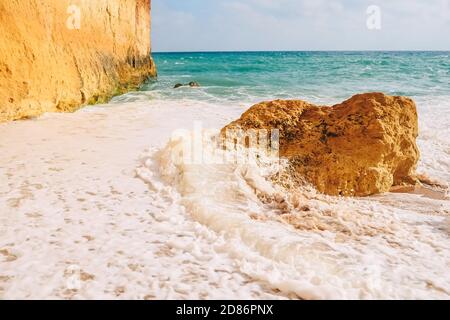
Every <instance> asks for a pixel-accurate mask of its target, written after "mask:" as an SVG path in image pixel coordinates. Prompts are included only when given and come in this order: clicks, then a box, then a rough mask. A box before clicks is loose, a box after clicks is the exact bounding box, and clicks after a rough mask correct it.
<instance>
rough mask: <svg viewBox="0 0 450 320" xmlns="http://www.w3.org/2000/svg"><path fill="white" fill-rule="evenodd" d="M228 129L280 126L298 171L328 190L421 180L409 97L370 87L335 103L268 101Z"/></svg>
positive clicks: (362, 190)
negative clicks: (378, 90)
mask: <svg viewBox="0 0 450 320" xmlns="http://www.w3.org/2000/svg"><path fill="white" fill-rule="evenodd" d="M227 129H233V130H237V129H242V130H244V131H245V130H249V129H280V155H281V156H282V157H286V158H287V159H288V160H289V161H290V164H291V167H292V168H293V172H294V174H293V176H294V177H298V178H299V179H304V180H306V181H308V182H310V183H311V184H313V185H314V186H315V187H316V188H317V190H319V191H320V192H323V193H326V194H330V195H343V196H368V195H372V194H376V193H382V192H388V191H389V190H390V189H391V188H392V187H393V186H400V185H413V184H415V182H416V178H415V169H416V165H417V162H418V160H419V150H418V147H417V145H416V138H417V136H418V118H417V112H416V105H415V103H414V102H413V101H412V100H411V99H408V98H405V97H391V96H387V95H384V94H382V93H368V94H361V95H356V96H354V97H352V98H351V99H349V100H347V101H345V102H343V103H341V104H338V105H335V106H333V107H319V106H315V105H313V104H310V103H307V102H304V101H281V100H277V101H272V102H263V103H260V104H258V105H255V106H253V107H252V108H250V109H249V110H248V111H247V112H246V113H244V114H243V115H242V117H241V118H240V119H239V120H237V121H235V122H233V123H231V124H230V125H228V126H227V127H225V128H224V130H223V131H222V132H223V133H224V134H226V130H227Z"/></svg>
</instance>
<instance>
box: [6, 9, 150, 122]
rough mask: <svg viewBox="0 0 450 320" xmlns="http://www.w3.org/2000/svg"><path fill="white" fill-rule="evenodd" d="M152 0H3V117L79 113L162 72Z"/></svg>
mask: <svg viewBox="0 0 450 320" xmlns="http://www.w3.org/2000/svg"><path fill="white" fill-rule="evenodd" d="M150 6H151V4H150V0H95V1H91V0H27V1H20V0H0V35H1V41H0V122H3V121H7V120H17V119H22V118H27V117H33V116H37V115H39V114H41V113H43V112H47V111H74V110H76V109H77V108H79V107H80V106H82V105H85V104H93V103H97V102H104V101H107V100H108V99H110V98H111V97H112V96H114V95H116V94H119V93H123V92H125V91H127V90H130V89H135V88H137V87H138V86H139V85H140V84H141V83H142V82H143V81H145V80H146V79H147V78H148V77H152V76H156V69H155V65H154V63H153V60H152V59H151V57H150Z"/></svg>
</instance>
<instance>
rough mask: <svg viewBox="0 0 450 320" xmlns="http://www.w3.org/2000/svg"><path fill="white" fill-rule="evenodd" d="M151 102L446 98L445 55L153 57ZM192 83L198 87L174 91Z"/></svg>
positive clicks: (449, 76) (449, 61)
mask: <svg viewBox="0 0 450 320" xmlns="http://www.w3.org/2000/svg"><path fill="white" fill-rule="evenodd" d="M153 56H154V58H155V61H156V64H157V66H158V72H159V78H158V81H156V82H153V83H151V84H149V85H148V87H147V88H146V89H147V90H148V91H149V92H151V95H152V96H153V97H155V98H162V99H167V98H169V99H171V100H172V99H190V98H192V99H196V100H207V101H210V102H219V101H258V100H261V99H275V98H300V99H308V100H310V101H316V102H319V101H330V100H331V101H339V100H342V99H346V98H348V97H350V96H351V95H353V94H355V93H360V92H371V91H382V92H385V93H388V94H393V95H405V96H411V97H417V98H419V97H425V96H433V97H439V96H450V52H222V53H220V52H219V53H155V54H153ZM190 81H197V82H199V83H200V84H201V85H202V88H201V89H198V90H192V89H190V88H182V89H178V90H174V89H173V86H174V85H175V84H176V83H188V82H190Z"/></svg>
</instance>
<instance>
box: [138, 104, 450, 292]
mask: <svg viewBox="0 0 450 320" xmlns="http://www.w3.org/2000/svg"><path fill="white" fill-rule="evenodd" d="M420 112H421V113H422V114H421V118H422V120H423V121H421V128H422V135H421V137H420V139H419V144H420V145H421V148H422V162H421V164H420V170H422V172H423V173H426V174H427V175H429V176H430V177H441V180H445V179H446V178H447V176H446V174H448V171H446V168H448V166H449V162H450V161H449V157H448V153H446V149H445V148H448V144H447V143H448V142H447V141H446V140H445V136H442V135H440V134H436V133H435V134H433V133H432V132H433V129H432V127H431V126H429V125H430V122H433V121H435V120H436V117H437V115H436V113H434V110H433V113H428V112H429V109H428V108H427V106H426V105H425V106H423V107H422V106H421V107H420ZM445 122H448V120H441V123H445ZM428 126H429V127H428ZM442 129H443V130H444V132H445V130H448V128H444V127H443V128H442ZM447 137H448V135H447ZM183 143H184V142H183V141H180V140H174V141H171V142H170V143H169V144H168V145H167V146H166V147H165V148H163V149H162V150H160V151H158V152H150V153H149V154H147V155H146V156H144V159H143V165H142V167H140V168H139V170H138V175H139V176H140V177H141V178H142V179H143V180H145V181H146V182H147V183H148V184H149V185H151V186H152V190H154V191H155V192H156V193H159V194H161V196H164V197H169V198H172V199H177V201H175V203H176V205H177V206H179V207H180V208H185V209H186V210H187V214H188V215H190V216H191V217H192V218H193V219H194V220H195V221H198V222H200V223H201V224H202V225H204V226H206V227H207V228H209V229H211V230H213V231H215V232H216V233H218V234H220V235H223V236H224V237H225V238H226V239H227V242H226V243H227V245H226V246H220V248H219V249H220V250H219V251H220V252H226V253H228V254H229V255H230V257H232V258H233V259H234V260H235V263H236V264H237V265H239V266H240V270H241V271H242V272H244V273H245V274H246V275H248V276H249V277H251V278H252V279H254V280H257V281H263V282H264V283H266V285H267V286H269V287H271V288H273V289H276V290H280V291H281V292H282V293H283V294H286V295H289V294H295V295H296V296H298V297H300V298H304V299H314V298H339V299H341V298H355V299H358V298H365V299H380V298H405V299H417V298H418V299H429V298H441V299H442V298H443V299H448V298H449V297H450V275H449V274H448V268H449V266H450V239H449V236H450V233H449V227H448V225H449V220H448V219H449V218H448V215H449V214H450V207H449V202H448V201H446V200H436V199H427V198H423V197H421V196H419V195H409V194H400V195H394V194H390V195H382V196H378V197H373V198H366V199H341V198H335V197H328V196H323V195H319V194H316V193H315V192H314V191H313V190H310V189H308V188H305V189H302V190H297V192H296V196H288V195H287V193H286V190H284V189H283V188H281V187H280V186H278V185H277V184H275V183H273V182H272V179H271V178H270V177H272V174H273V171H272V170H267V169H269V168H268V167H267V166H268V163H270V161H269V162H267V161H266V162H261V163H259V164H258V165H256V164H235V163H229V164H226V165H223V164H208V165H206V164H203V165H201V164H197V165H193V164H183V163H179V162H177V161H174V157H173V156H174V154H175V153H177V152H178V151H179V150H180V148H182V147H180V144H183ZM205 150H209V151H210V150H211V149H208V148H206V149H205ZM447 151H448V149H447ZM205 156H206V158H208V157H210V158H213V157H215V156H217V153H215V152H211V153H209V154H205ZM275 160H276V159H275ZM275 160H274V161H275ZM208 163H215V161H211V159H210V161H208ZM263 163H265V164H264V165H263ZM276 163H277V164H278V162H276ZM305 208H306V209H305ZM180 210H181V209H180Z"/></svg>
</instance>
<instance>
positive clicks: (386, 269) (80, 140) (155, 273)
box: [0, 99, 450, 299]
mask: <svg viewBox="0 0 450 320" xmlns="http://www.w3.org/2000/svg"><path fill="white" fill-rule="evenodd" d="M125 100H126V99H125ZM169 106H170V108H169ZM245 108H246V106H239V105H238V106H229V107H227V108H223V107H221V108H219V107H216V108H214V107H212V106H211V105H208V104H202V103H195V104H193V103H189V102H184V103H180V102H178V103H176V104H175V103H174V104H170V102H164V103H163V102H158V101H152V102H133V103H125V102H116V103H113V104H109V105H104V106H97V107H90V108H86V109H83V110H81V111H78V112H76V113H73V114H46V115H44V116H42V117H40V118H37V119H33V120H28V121H19V122H13V123H7V124H1V125H0V126H1V131H2V135H1V137H0V163H1V165H0V173H1V175H2V177H3V178H2V180H1V183H0V212H1V216H0V220H1V224H0V226H1V233H0V234H1V236H0V298H2V299H14V298H25V299H40V298H43V299H52V298H56V299H93V298H96V299H155V298H158V299H175V298H183V299H187V298H192V299H198V298H200V299H205V298H208V299H216V298H230V297H233V298H237V299H240V298H246V299H280V298H281V299H285V298H294V299H295V298H430V297H434V298H448V297H449V295H450V287H449V283H450V281H449V278H447V275H448V273H447V272H446V270H448V267H449V263H450V259H449V258H450V255H449V254H450V249H449V248H450V245H449V232H450V227H449V221H448V216H449V202H448V199H432V197H431V198H430V197H424V196H423V195H417V194H411V193H410V194H403V193H397V194H388V195H380V196H376V197H373V198H370V199H369V198H366V199H353V200H345V199H333V198H331V197H325V196H324V197H322V196H317V195H314V196H312V197H311V198H310V199H309V200H308V201H309V203H308V204H309V205H310V206H311V207H312V208H315V209H317V210H316V211H313V213H312V216H311V217H304V219H306V220H307V221H313V220H314V219H323V216H322V215H321V214H320V213H321V212H323V209H324V206H325V207H328V208H329V209H330V210H336V209H338V210H337V211H335V212H336V215H335V216H333V217H328V218H327V219H328V222H327V223H329V226H330V228H329V230H328V231H327V232H316V231H314V230H313V229H308V228H297V229H295V228H293V227H292V225H290V224H286V223H284V222H280V221H279V220H277V219H273V217H274V216H273V214H272V213H270V210H267V214H263V215H262V216H261V217H265V218H263V219H262V220H261V219H259V220H255V219H254V217H253V219H252V218H251V217H250V216H249V213H251V212H258V210H263V208H262V207H260V208H259V209H258V205H257V204H256V202H253V201H254V200H251V201H248V199H252V197H251V196H250V195H245V196H246V197H245V198H246V199H244V200H243V199H242V196H239V195H238V194H232V193H229V194H227V193H226V192H228V191H227V188H229V186H232V185H234V182H233V181H232V180H233V179H234V178H233V176H228V175H223V176H222V177H221V178H222V179H223V181H224V184H223V186H222V187H223V189H221V190H223V193H224V194H222V195H221V196H219V195H218V193H217V192H208V189H207V188H206V189H205V187H203V186H204V185H205V184H208V183H212V181H214V180H215V181H217V179H219V176H218V175H219V174H225V172H222V173H220V172H219V171H218V170H216V169H217V168H209V169H208V168H207V167H205V168H201V169H198V168H190V169H189V168H185V170H186V171H184V172H178V173H175V175H176V176H177V177H178V178H177V179H178V181H182V180H183V179H187V180H186V181H185V182H183V183H188V184H189V185H190V186H191V189H190V191H188V192H187V193H186V194H183V193H182V192H181V191H179V190H178V191H177V187H176V185H175V184H174V185H167V179H162V178H161V177H160V175H163V174H164V170H163V169H164V167H165V166H166V165H167V164H166V165H164V164H163V163H162V160H161V159H159V160H157V159H156V158H155V155H156V154H157V153H158V152H160V150H164V148H168V147H166V145H167V142H168V141H169V139H170V136H171V134H172V132H173V131H174V130H176V129H179V128H186V129H191V128H192V127H193V125H194V121H201V122H202V123H203V125H204V126H205V127H211V128H217V129H220V128H221V127H222V126H223V125H225V124H226V123H229V121H230V120H232V119H234V118H236V117H238V116H239V115H240V114H241V113H242V111H243V110H245ZM206 109H207V110H208V112H205V110H206ZM149 159H151V161H149ZM158 166H161V167H158ZM189 170H197V171H196V174H194V175H192V172H189ZM198 170H200V171H198ZM166 174H167V173H166ZM180 179H181V180H180ZM189 179H191V180H189ZM192 179H194V180H192ZM228 182H229V183H231V184H230V185H229V186H228V185H227V183H228ZM180 183H181V182H180ZM201 188H203V189H201ZM234 188H235V187H234ZM256 188H258V187H256ZM245 190H247V189H245ZM245 190H244V189H243V190H239V187H238V189H236V190H235V191H236V192H237V193H239V192H250V193H251V192H252V191H251V190H250V191H248V190H247V191H245ZM218 197H219V198H220V201H217V200H218V199H217V198H218ZM249 206H250V207H249ZM249 208H252V209H249ZM411 208H414V209H413V210H412V209H411ZM359 211H360V212H363V213H362V214H363V215H362V216H356V215H355V212H359ZM225 213H226V214H225ZM314 215H316V216H314ZM308 219H309V220H308ZM314 221H315V220H314ZM333 226H335V227H333ZM339 226H341V227H342V226H344V227H346V228H347V227H348V228H353V232H351V233H350V234H348V233H346V232H342V228H341V227H339ZM369 235H370V236H369Z"/></svg>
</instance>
